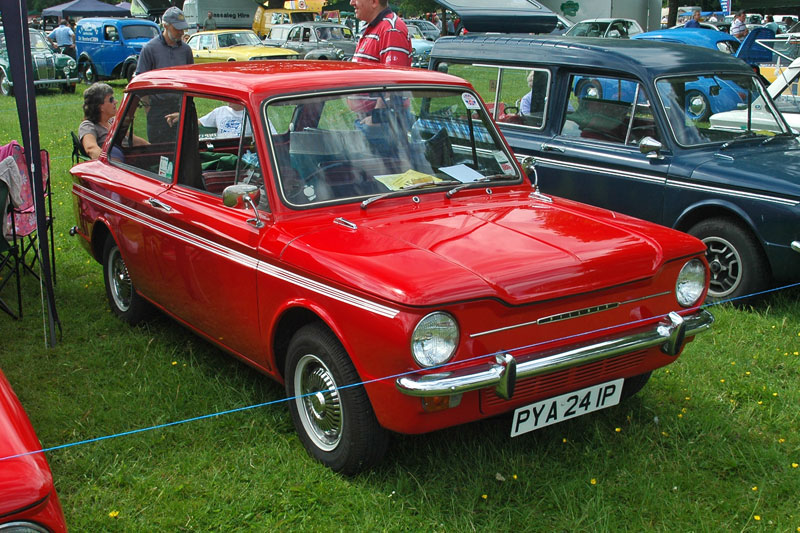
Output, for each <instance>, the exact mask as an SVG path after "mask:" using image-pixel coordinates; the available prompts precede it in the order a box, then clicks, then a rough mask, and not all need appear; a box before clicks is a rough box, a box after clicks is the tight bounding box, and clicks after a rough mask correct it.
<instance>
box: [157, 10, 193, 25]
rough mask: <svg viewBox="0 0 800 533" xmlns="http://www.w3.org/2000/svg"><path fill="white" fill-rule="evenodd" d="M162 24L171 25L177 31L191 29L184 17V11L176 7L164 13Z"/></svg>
mask: <svg viewBox="0 0 800 533" xmlns="http://www.w3.org/2000/svg"><path fill="white" fill-rule="evenodd" d="M161 22H163V23H164V24H169V25H170V26H172V27H173V28H175V29H176V30H188V29H189V24H187V23H186V17H184V16H183V11H181V10H180V9H178V8H177V7H174V6H173V7H171V8H169V9H167V10H166V11H164V14H163V15H162V16H161Z"/></svg>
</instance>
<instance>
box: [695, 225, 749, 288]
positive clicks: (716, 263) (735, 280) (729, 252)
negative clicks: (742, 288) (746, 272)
mask: <svg viewBox="0 0 800 533" xmlns="http://www.w3.org/2000/svg"><path fill="white" fill-rule="evenodd" d="M703 243H705V245H706V259H708V266H709V270H710V271H711V283H710V286H709V289H708V292H709V295H710V296H712V297H714V298H725V297H727V296H729V295H730V294H732V293H733V292H734V291H735V290H736V289H737V288H739V285H740V284H741V283H742V259H741V257H739V252H738V251H737V250H736V248H735V247H734V246H733V245H732V244H731V243H730V242H728V241H727V240H725V239H723V238H721V237H708V238H705V239H703Z"/></svg>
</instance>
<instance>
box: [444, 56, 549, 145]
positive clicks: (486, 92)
mask: <svg viewBox="0 0 800 533" xmlns="http://www.w3.org/2000/svg"><path fill="white" fill-rule="evenodd" d="M448 73H450V74H454V75H456V76H459V77H462V78H464V79H466V80H467V81H469V82H470V83H471V84H472V85H473V87H475V89H476V90H477V91H478V94H480V95H481V98H483V100H484V101H485V102H486V103H487V107H488V109H489V112H490V113H492V118H493V119H494V120H495V121H496V122H503V123H507V124H517V125H520V126H528V127H531V128H535V129H541V128H543V127H544V125H545V118H546V113H547V101H548V98H549V91H550V71H549V70H547V69H527V68H519V67H499V66H495V65H477V64H476V65H463V64H461V65H459V64H455V65H450V66H449V68H448Z"/></svg>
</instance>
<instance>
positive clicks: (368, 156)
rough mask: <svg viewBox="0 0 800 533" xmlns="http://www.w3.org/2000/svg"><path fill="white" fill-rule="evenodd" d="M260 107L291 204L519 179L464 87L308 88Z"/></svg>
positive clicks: (280, 182)
mask: <svg viewBox="0 0 800 533" xmlns="http://www.w3.org/2000/svg"><path fill="white" fill-rule="evenodd" d="M266 114H267V117H268V124H269V128H270V130H271V131H272V133H273V135H272V139H271V141H272V148H273V151H274V158H275V161H276V163H277V168H278V186H279V189H280V191H281V193H282V195H283V197H284V200H285V201H286V203H287V204H289V205H293V206H303V205H308V204H319V203H325V202H333V201H351V200H352V201H355V200H356V199H363V198H365V197H368V196H374V195H380V194H385V193H390V192H393V191H402V190H404V189H412V188H414V189H417V190H416V194H420V191H419V190H418V189H420V188H423V187H424V188H426V190H427V188H428V187H430V191H431V192H433V191H439V193H441V189H442V188H448V189H450V188H452V187H454V186H456V185H462V184H466V185H467V186H469V185H471V184H473V183H476V184H478V183H481V182H482V181H488V180H490V179H497V180H504V181H508V180H512V181H519V180H520V179H521V175H520V174H519V173H518V169H517V165H516V164H515V163H514V161H513V155H511V153H510V152H508V150H507V149H506V147H505V146H504V144H502V143H501V141H500V140H499V137H498V134H497V132H496V130H495V129H494V126H493V125H492V124H491V121H490V119H489V118H488V117H487V115H486V112H485V110H484V109H483V107H482V106H481V105H480V103H479V101H478V99H477V97H476V96H475V95H474V94H473V93H471V92H465V91H462V90H444V89H436V90H422V89H409V90H386V91H375V92H369V93H365V92H362V93H347V94H334V95H324V96H308V97H301V98H292V99H282V100H277V101H273V102H270V103H268V105H267V107H266Z"/></svg>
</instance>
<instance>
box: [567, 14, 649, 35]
mask: <svg viewBox="0 0 800 533" xmlns="http://www.w3.org/2000/svg"><path fill="white" fill-rule="evenodd" d="M643 31H644V30H643V29H642V27H641V26H640V25H639V23H638V22H636V21H635V20H633V19H619V18H614V19H586V20H582V21H580V22H578V23H577V24H575V25H574V26H572V27H571V28H570V29H568V30H567V32H566V33H565V34H564V35H569V36H570V37H610V38H617V39H627V38H628V37H630V36H632V35H636V34H637V33H642V32H643Z"/></svg>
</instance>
